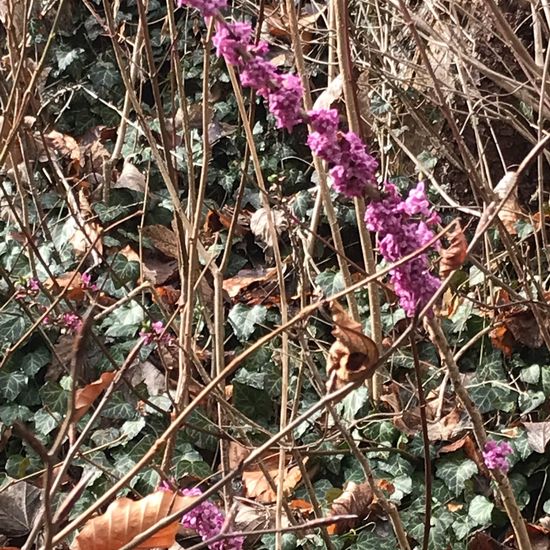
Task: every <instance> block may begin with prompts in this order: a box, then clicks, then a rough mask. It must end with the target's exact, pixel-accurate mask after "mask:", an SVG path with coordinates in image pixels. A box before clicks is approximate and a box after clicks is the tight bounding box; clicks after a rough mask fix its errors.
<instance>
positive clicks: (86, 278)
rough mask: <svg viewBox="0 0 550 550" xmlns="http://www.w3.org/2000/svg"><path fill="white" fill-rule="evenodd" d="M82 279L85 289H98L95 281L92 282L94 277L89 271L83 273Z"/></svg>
mask: <svg viewBox="0 0 550 550" xmlns="http://www.w3.org/2000/svg"><path fill="white" fill-rule="evenodd" d="M80 280H81V281H82V288H84V289H85V290H91V291H93V292H95V291H96V290H98V287H97V285H96V284H95V283H92V277H91V275H90V274H89V273H83V274H82V275H81V277H80Z"/></svg>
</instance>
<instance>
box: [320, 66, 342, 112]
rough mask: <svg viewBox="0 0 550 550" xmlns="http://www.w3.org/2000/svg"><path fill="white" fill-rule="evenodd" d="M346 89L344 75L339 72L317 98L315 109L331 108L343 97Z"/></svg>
mask: <svg viewBox="0 0 550 550" xmlns="http://www.w3.org/2000/svg"><path fill="white" fill-rule="evenodd" d="M343 90H344V77H343V76H342V74H339V75H338V76H337V77H336V78H334V79H333V80H332V81H331V82H330V84H329V85H328V86H327V87H326V89H325V90H323V91H322V92H321V94H320V95H319V97H318V98H317V99H316V100H315V104H314V105H313V108H314V109H330V107H331V105H332V104H333V103H334V102H335V101H338V100H339V99H340V98H341V97H342V93H343Z"/></svg>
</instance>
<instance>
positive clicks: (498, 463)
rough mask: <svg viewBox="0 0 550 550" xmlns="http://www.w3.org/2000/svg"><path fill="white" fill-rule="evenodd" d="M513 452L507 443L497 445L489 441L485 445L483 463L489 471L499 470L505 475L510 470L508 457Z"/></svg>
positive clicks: (502, 442)
mask: <svg viewBox="0 0 550 550" xmlns="http://www.w3.org/2000/svg"><path fill="white" fill-rule="evenodd" d="M513 452H514V449H512V446H511V445H510V443H508V442H507V441H501V442H500V443H498V442H496V441H494V440H492V439H489V440H488V441H487V443H485V450H484V451H483V461H484V462H485V466H487V468H489V470H500V471H501V472H504V473H506V472H508V470H509V469H510V463H509V462H508V455H510V454H512V453H513Z"/></svg>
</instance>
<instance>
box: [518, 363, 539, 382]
mask: <svg viewBox="0 0 550 550" xmlns="http://www.w3.org/2000/svg"><path fill="white" fill-rule="evenodd" d="M519 379H520V380H521V381H522V382H525V383H526V384H538V382H539V380H540V365H531V366H529V367H526V368H524V369H521V371H520V373H519Z"/></svg>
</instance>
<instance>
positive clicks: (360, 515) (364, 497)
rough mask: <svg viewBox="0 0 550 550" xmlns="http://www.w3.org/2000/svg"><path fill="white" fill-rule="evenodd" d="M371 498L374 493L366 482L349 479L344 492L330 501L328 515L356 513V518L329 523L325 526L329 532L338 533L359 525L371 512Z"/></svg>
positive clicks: (331, 533)
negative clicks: (355, 481)
mask: <svg viewBox="0 0 550 550" xmlns="http://www.w3.org/2000/svg"><path fill="white" fill-rule="evenodd" d="M373 500H374V494H373V492H372V489H371V488H370V485H369V484H368V483H367V482H365V483H360V484H357V483H354V482H353V481H350V482H349V483H348V484H347V485H346V487H345V489H344V492H343V493H342V494H341V495H340V496H339V497H338V498H337V499H335V500H333V501H332V505H331V507H330V511H329V513H328V517H331V516H342V515H356V516H357V519H350V520H346V521H340V522H338V523H337V524H332V525H329V526H328V528H327V530H328V532H329V534H330V535H334V534H337V535H339V534H342V533H345V532H346V531H349V530H350V529H353V528H354V527H356V526H357V525H359V523H361V522H362V520H364V519H365V518H366V517H367V516H368V515H369V514H370V513H371V512H372V504H373Z"/></svg>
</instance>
